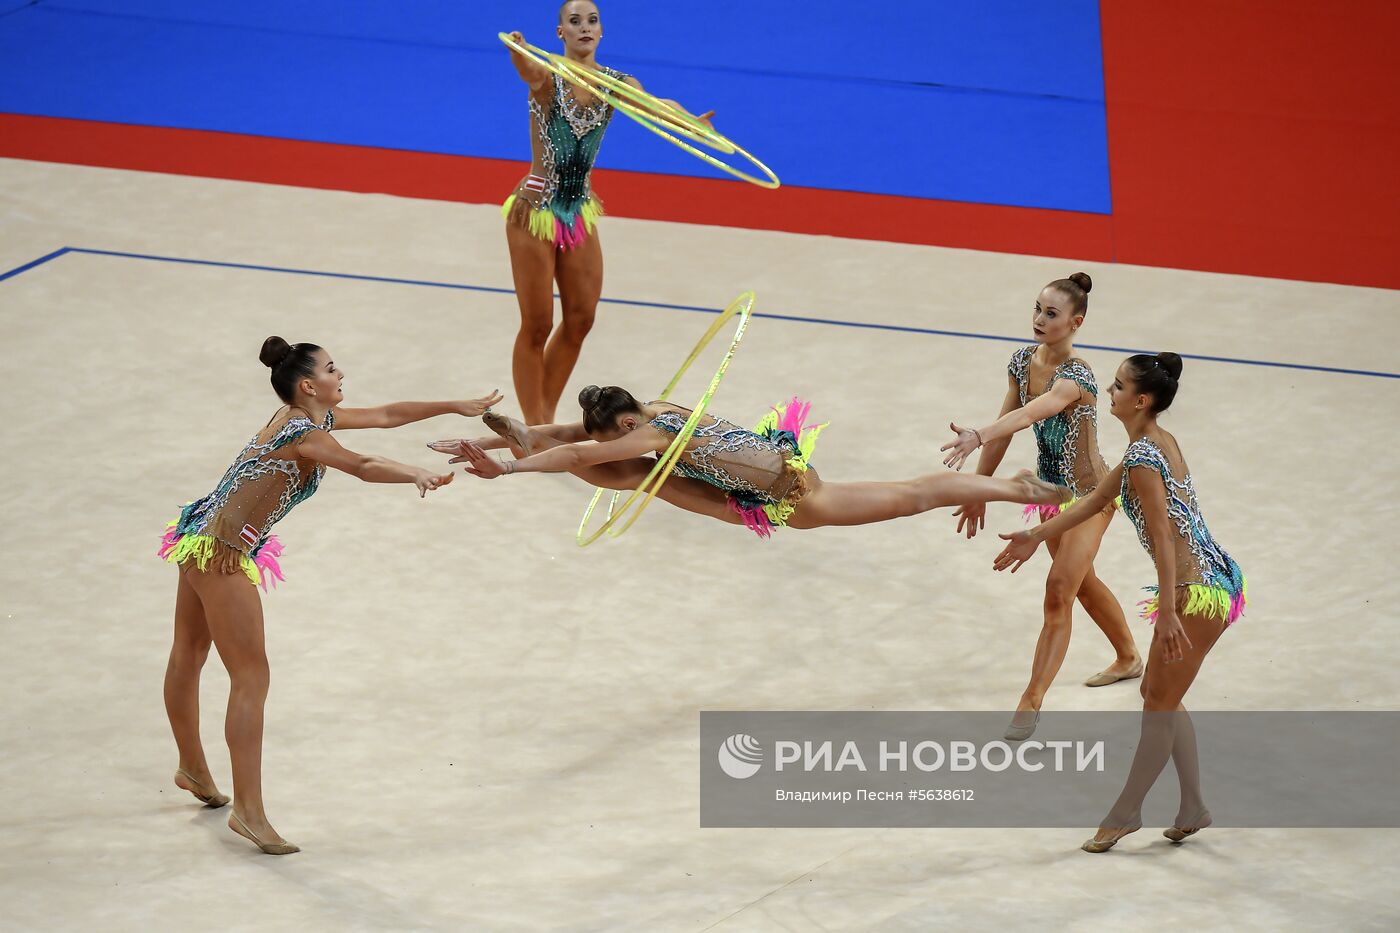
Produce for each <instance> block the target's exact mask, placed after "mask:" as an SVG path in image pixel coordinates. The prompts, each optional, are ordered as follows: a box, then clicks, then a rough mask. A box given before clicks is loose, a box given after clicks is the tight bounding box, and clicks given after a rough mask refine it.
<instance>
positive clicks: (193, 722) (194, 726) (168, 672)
mask: <svg viewBox="0 0 1400 933" xmlns="http://www.w3.org/2000/svg"><path fill="white" fill-rule="evenodd" d="M210 643H211V642H210V635H209V626H208V624H207V623H206V622H205V621H204V607H203V605H201V604H200V601H199V596H198V594H196V593H195V591H194V587H192V586H191V585H190V582H189V580H187V579H186V578H185V574H184V573H183V572H182V573H181V574H180V580H179V583H178V585H177V588H176V591H175V639H174V641H173V643H172V644H171V646H170V661H169V663H168V664H167V665H166V667H165V714H166V716H167V717H168V718H169V719H170V731H171V732H172V733H174V735H175V747H176V748H177V749H178V750H179V753H180V765H179V769H180V771H182V772H184V774H180V773H178V772H177V773H176V775H175V784H176V785H177V786H178V787H180V788H182V789H183V790H187V791H189V792H190V793H192V794H194V795H195V796H196V797H199V798H200V799H202V800H203V799H205V798H210V799H209V800H207V801H206V802H208V803H210V804H214V805H222V804H219V803H218V801H219V800H220V799H222V801H223V803H228V798H226V797H224V796H223V795H222V794H220V793H219V789H218V787H217V786H215V784H214V778H213V776H212V775H211V774H210V773H209V762H208V761H206V760H205V757H204V744H203V743H202V742H201V741H200V738H199V674H200V671H201V670H202V669H203V667H204V662H205V660H207V659H208V657H209V646H210ZM185 775H188V777H186V776H185ZM190 778H193V779H194V780H193V782H192V781H191V780H190Z"/></svg>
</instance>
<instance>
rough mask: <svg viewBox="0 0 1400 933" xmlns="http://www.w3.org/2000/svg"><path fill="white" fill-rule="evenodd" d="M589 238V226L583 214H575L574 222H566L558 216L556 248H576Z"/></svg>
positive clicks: (555, 230)
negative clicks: (585, 222)
mask: <svg viewBox="0 0 1400 933" xmlns="http://www.w3.org/2000/svg"><path fill="white" fill-rule="evenodd" d="M586 239H588V227H587V225H585V224H584V222H583V214H582V213H578V214H575V215H574V220H573V223H568V224H566V223H564V221H562V220H559V219H558V218H556V219H555V221H554V248H555V249H574V248H576V247H578V246H581V245H582V244H583V241H584V240H586Z"/></svg>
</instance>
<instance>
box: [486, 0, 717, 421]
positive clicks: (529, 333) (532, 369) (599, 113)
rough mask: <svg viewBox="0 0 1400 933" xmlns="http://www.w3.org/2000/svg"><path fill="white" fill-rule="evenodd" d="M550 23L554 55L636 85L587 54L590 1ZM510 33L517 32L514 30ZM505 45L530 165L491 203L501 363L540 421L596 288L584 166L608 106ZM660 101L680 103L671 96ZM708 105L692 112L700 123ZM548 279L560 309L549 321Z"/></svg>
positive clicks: (593, 307) (594, 32)
mask: <svg viewBox="0 0 1400 933" xmlns="http://www.w3.org/2000/svg"><path fill="white" fill-rule="evenodd" d="M556 32H557V33H558V35H559V38H560V39H561V40H562V41H563V43H564V57H566V58H568V59H569V60H570V61H572V62H576V63H578V64H579V65H581V66H583V67H585V68H588V69H594V70H597V71H600V72H602V73H604V74H606V75H608V76H609V77H612V78H615V79H617V80H620V81H624V82H626V83H627V84H628V85H630V86H632V87H634V88H636V89H637V90H642V85H641V83H640V82H639V81H638V80H637V79H636V78H634V77H632V76H631V75H627V74H623V73H622V72H620V71H617V70H615V69H612V68H608V67H605V66H602V65H599V64H598V63H597V61H596V59H595V56H596V54H597V50H598V43H599V42H600V41H601V40H602V38H603V24H602V21H601V20H600V18H599V14H598V7H597V5H596V4H593V3H589V2H587V0H573V2H568V3H565V4H564V5H563V6H561V7H560V8H559V25H558V27H557V29H556ZM511 38H512V39H513V40H515V41H516V42H518V43H523V42H524V37H523V36H521V34H520V33H519V32H514V33H511ZM510 55H511V60H512V62H513V63H514V65H515V68H516V70H517V71H518V72H519V73H520V78H521V80H523V81H524V82H525V83H526V84H527V85H528V86H529V88H530V95H529V99H530V146H531V162H530V172H529V174H528V175H526V176H525V177H524V178H523V179H521V181H520V183H519V184H518V185H516V187H515V191H514V192H513V193H512V194H511V195H510V197H508V198H507V199H506V202H505V204H504V206H503V207H502V209H501V212H502V215H503V216H504V217H505V219H506V245H507V247H508V248H509V250H510V266H511V275H512V277H513V279H514V282H515V294H516V298H517V300H518V302H519V304H520V331H519V333H517V335H516V338H515V347H514V349H513V350H512V354H511V372H512V377H513V379H514V382H515V393H516V397H517V398H518V399H519V400H520V406H521V409H522V411H523V413H524V418H525V421H526V423H527V424H545V423H548V422H550V421H553V420H554V411H555V408H556V407H557V406H558V404H559V397H560V395H562V394H563V392H564V386H565V384H566V383H568V381H569V376H570V374H571V373H572V372H573V370H574V364H575V363H577V362H578V356H579V353H580V351H581V350H582V348H583V342H584V338H586V337H587V336H588V332H589V331H590V330H591V329H592V328H593V319H594V316H595V314H596V313H597V310H598V298H599V296H601V295H602V291H603V250H602V246H601V245H600V244H599V242H598V236H597V230H596V224H597V221H598V218H599V217H601V216H602V214H603V204H602V202H601V201H600V200H598V198H597V197H596V196H595V195H594V194H593V190H592V185H591V175H592V171H593V162H594V160H595V159H596V158H597V156H598V149H599V147H600V146H601V145H602V142H603V133H604V131H605V130H606V129H607V126H608V122H609V121H610V120H611V119H612V113H613V108H612V107H611V106H610V105H609V104H608V103H607V102H606V101H604V100H602V99H600V98H598V97H597V96H596V95H593V94H590V93H589V92H587V91H585V90H583V89H582V88H580V87H577V86H576V85H574V84H573V83H572V82H569V81H565V80H564V79H563V78H561V77H559V76H558V75H556V74H552V73H551V72H549V71H548V70H546V69H545V68H543V67H542V66H541V65H539V64H538V63H537V62H535V61H532V60H530V59H529V58H527V57H525V56H523V55H521V54H520V53H519V52H516V51H514V50H512V51H511V53H510ZM663 102H664V103H666V104H669V105H671V106H674V107H676V108H678V109H680V105H679V104H677V103H676V102H675V101H672V100H663ZM639 106H641V105H639ZM712 115H713V114H712V113H706V114H703V115H702V116H700V117H699V118H698V119H700V120H701V121H704V122H706V123H707V124H708V120H709V117H711V116H712ZM556 281H557V282H558V285H559V302H560V306H561V311H562V319H561V322H560V324H559V326H558V328H555V327H554V283H555V282H556ZM551 332H552V334H551Z"/></svg>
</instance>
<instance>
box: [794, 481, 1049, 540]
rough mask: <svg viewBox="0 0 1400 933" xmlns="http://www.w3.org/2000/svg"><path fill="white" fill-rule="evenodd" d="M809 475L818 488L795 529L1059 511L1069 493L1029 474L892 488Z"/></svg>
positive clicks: (801, 511)
mask: <svg viewBox="0 0 1400 933" xmlns="http://www.w3.org/2000/svg"><path fill="white" fill-rule="evenodd" d="M808 475H809V477H810V480H809V482H811V484H812V486H813V488H811V489H810V491H809V492H808V493H807V495H806V496H804V497H803V499H802V501H801V502H799V503H798V505H797V511H796V512H794V513H793V516H792V519H791V520H790V521H789V522H788V525H789V527H792V528H823V527H826V526H828V525H868V524H871V523H873V522H885V521H889V520H890V519H892V518H903V517H905V516H909V515H918V514H920V513H922V512H927V511H929V510H931V509H937V508H942V507H944V506H950V505H970V504H973V503H977V502H1020V503H1023V504H1031V503H1035V504H1037V505H1040V504H1048V505H1057V504H1059V503H1061V502H1062V501H1064V499H1065V498H1066V494H1067V490H1065V489H1064V488H1063V487H1059V486H1053V485H1051V484H1050V483H1046V482H1044V481H1042V480H1040V479H1037V478H1036V476H1035V475H1034V474H1033V473H1031V472H1030V471H1029V470H1023V471H1021V472H1020V473H1018V474H1016V477H1015V478H1014V479H1000V478H997V477H992V476H977V475H974V474H964V473H935V474H930V475H928V476H920V477H919V478H918V479H911V480H902V481H897V482H889V483H827V482H823V481H821V479H820V478H818V477H817V476H816V473H815V471H810V472H809V474H808Z"/></svg>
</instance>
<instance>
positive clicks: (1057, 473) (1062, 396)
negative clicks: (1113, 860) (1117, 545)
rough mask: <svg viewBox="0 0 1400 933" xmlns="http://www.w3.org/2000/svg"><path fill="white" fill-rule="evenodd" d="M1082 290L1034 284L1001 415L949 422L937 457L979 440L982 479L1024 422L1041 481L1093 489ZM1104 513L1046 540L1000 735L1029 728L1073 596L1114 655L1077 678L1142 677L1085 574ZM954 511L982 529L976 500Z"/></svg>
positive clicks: (1094, 456)
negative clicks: (1023, 675) (1016, 692)
mask: <svg viewBox="0 0 1400 933" xmlns="http://www.w3.org/2000/svg"><path fill="white" fill-rule="evenodd" d="M1092 288H1093V282H1092V281H1091V280H1090V278H1089V276H1088V275H1087V274H1085V273H1083V272H1076V273H1075V274H1074V275H1071V276H1070V277H1069V278H1067V279H1059V280H1057V281H1054V282H1051V283H1050V284H1049V285H1047V286H1045V288H1043V289H1042V290H1041V292H1040V295H1039V297H1038V298H1037V299H1036V302H1035V311H1034V313H1033V315H1032V317H1031V327H1032V329H1033V331H1034V333H1035V344H1033V345H1031V346H1028V347H1022V348H1021V349H1019V350H1017V351H1016V352H1015V353H1013V354H1012V355H1011V363H1010V365H1009V366H1008V367H1007V383H1008V385H1007V390H1006V400H1005V401H1004V402H1003V403H1002V406H1001V417H1000V418H998V419H997V420H996V421H994V422H993V423H991V424H990V425H987V426H986V427H983V428H976V429H970V428H960V427H958V426H957V425H956V424H954V425H952V428H953V430H954V431H955V432H957V434H958V436H957V439H956V440H954V441H953V442H952V443H950V444H947V445H945V446H944V447H943V449H944V450H951V451H952V453H951V454H949V456H948V459H947V460H945V461H944V463H946V464H947V465H948V466H952V467H956V468H959V469H961V467H962V465H963V462H964V461H965V460H966V459H967V457H968V456H969V455H970V454H971V453H972V452H973V451H974V450H976V449H977V448H979V447H980V448H982V454H981V456H980V457H979V458H978V460H977V472H978V473H980V474H982V475H983V476H991V475H992V474H993V473H995V472H996V469H997V466H998V465H999V464H1000V463H1001V459H1002V457H1003V456H1005V455H1006V449H1007V447H1008V446H1009V445H1010V443H1011V437H1012V435H1014V434H1015V433H1016V432H1017V431H1023V430H1025V429H1026V428H1032V429H1033V430H1034V432H1035V440H1036V446H1037V449H1038V451H1039V455H1038V458H1037V462H1038V466H1039V471H1038V472H1039V475H1040V478H1041V479H1043V480H1045V481H1047V482H1051V483H1057V484H1060V485H1064V486H1068V487H1069V488H1070V489H1071V490H1072V491H1073V492H1074V495H1075V497H1076V498H1079V497H1083V496H1086V495H1088V494H1089V493H1090V492H1092V491H1093V490H1095V489H1097V488H1099V486H1100V485H1101V484H1102V483H1103V481H1104V477H1105V476H1106V475H1107V474H1108V465H1107V464H1106V463H1104V459H1103V455H1102V454H1100V453H1099V439H1098V401H1099V398H1098V396H1099V388H1098V384H1097V383H1096V382H1095V381H1094V372H1093V370H1091V369H1090V368H1089V364H1087V363H1085V362H1084V361H1083V360H1082V359H1079V358H1078V357H1076V356H1075V355H1074V335H1075V333H1076V332H1077V331H1078V330H1079V328H1080V327H1081V326H1083V324H1084V316H1085V315H1086V314H1087V313H1088V310H1089V291H1090V289H1092ZM1037 511H1038V512H1039V514H1040V517H1041V520H1042V521H1043V520H1046V519H1049V518H1052V517H1054V516H1055V515H1056V514H1058V512H1059V507H1058V506H1053V505H1042V506H1037V507H1032V508H1027V509H1026V512H1027V513H1028V515H1034V514H1035V513H1036V512H1037ZM1113 511H1114V508H1113V502H1112V500H1111V499H1110V501H1109V502H1108V503H1107V504H1106V505H1105V506H1104V507H1103V509H1102V510H1101V511H1100V512H1099V513H1098V514H1096V515H1095V516H1094V517H1093V519H1091V520H1089V521H1088V522H1087V524H1085V525H1084V526H1083V527H1079V528H1076V529H1074V530H1073V531H1071V532H1069V533H1068V534H1066V535H1064V536H1063V537H1061V538H1055V539H1053V540H1050V541H1049V542H1048V546H1049V548H1050V554H1051V556H1052V558H1053V559H1052V562H1051V564H1050V573H1049V575H1048V576H1047V577H1046V578H1045V603H1044V613H1045V614H1044V622H1043V624H1042V626H1041V629H1040V638H1039V639H1038V640H1037V641H1036V646H1035V658H1034V659H1033V660H1032V662H1031V677H1030V682H1029V683H1027V684H1026V689H1025V690H1024V691H1023V692H1022V693H1021V699H1020V701H1019V702H1018V703H1017V705H1016V715H1015V716H1014V717H1012V720H1011V724H1010V726H1008V727H1007V730H1006V738H1007V739H1011V740H1019V739H1026V738H1029V737H1030V735H1031V733H1033V732H1034V731H1035V726H1036V723H1037V722H1038V721H1039V719H1040V708H1041V704H1042V703H1043V702H1044V700H1045V693H1046V691H1048V690H1049V689H1050V684H1051V683H1052V682H1054V680H1055V675H1056V674H1058V673H1059V671H1060V665H1061V664H1062V663H1063V662H1064V659H1065V652H1066V651H1067V650H1069V639H1070V629H1071V617H1072V614H1073V610H1074V601H1075V599H1076V598H1077V599H1078V600H1079V602H1080V604H1081V605H1082V606H1083V607H1084V609H1085V610H1086V611H1087V612H1088V613H1089V617H1090V618H1092V619H1093V620H1094V622H1095V623H1096V624H1097V625H1098V626H1099V628H1100V629H1102V630H1103V633H1104V634H1105V635H1106V636H1108V640H1109V642H1110V643H1111V644H1112V645H1113V649H1114V652H1115V653H1116V655H1117V657H1116V658H1115V659H1114V661H1113V663H1112V664H1110V665H1109V666H1108V667H1107V668H1105V669H1104V670H1103V671H1101V672H1099V673H1098V674H1095V675H1094V676H1093V677H1090V678H1089V679H1088V680H1086V681H1085V684H1086V685H1088V686H1090V687H1100V686H1104V685H1107V684H1111V683H1116V682H1117V681H1119V680H1126V679H1130V678H1133V677H1138V676H1141V674H1142V659H1141V658H1140V657H1139V655H1138V651H1137V645H1136V644H1134V642H1133V635H1132V632H1131V631H1129V629H1128V621H1127V619H1126V618H1124V616H1123V610H1122V608H1121V607H1120V606H1119V604H1118V599H1117V598H1116V597H1115V596H1114V595H1113V593H1112V592H1111V591H1110V590H1109V588H1108V587H1107V586H1105V585H1104V583H1103V581H1102V580H1100V579H1099V578H1098V576H1097V575H1096V574H1095V573H1094V555H1095V554H1097V553H1098V550H1099V544H1100V542H1101V541H1102V540H1103V536H1104V532H1105V531H1107V530H1108V524H1109V522H1110V521H1111V520H1112V518H1113ZM955 514H956V515H957V517H958V528H957V530H958V532H963V531H964V529H966V534H967V537H969V538H971V537H973V536H974V535H976V534H977V531H978V529H979V528H985V527H986V506H984V505H981V504H976V505H970V506H966V507H964V508H961V509H959V510H958V511H957V512H956V513H955Z"/></svg>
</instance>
